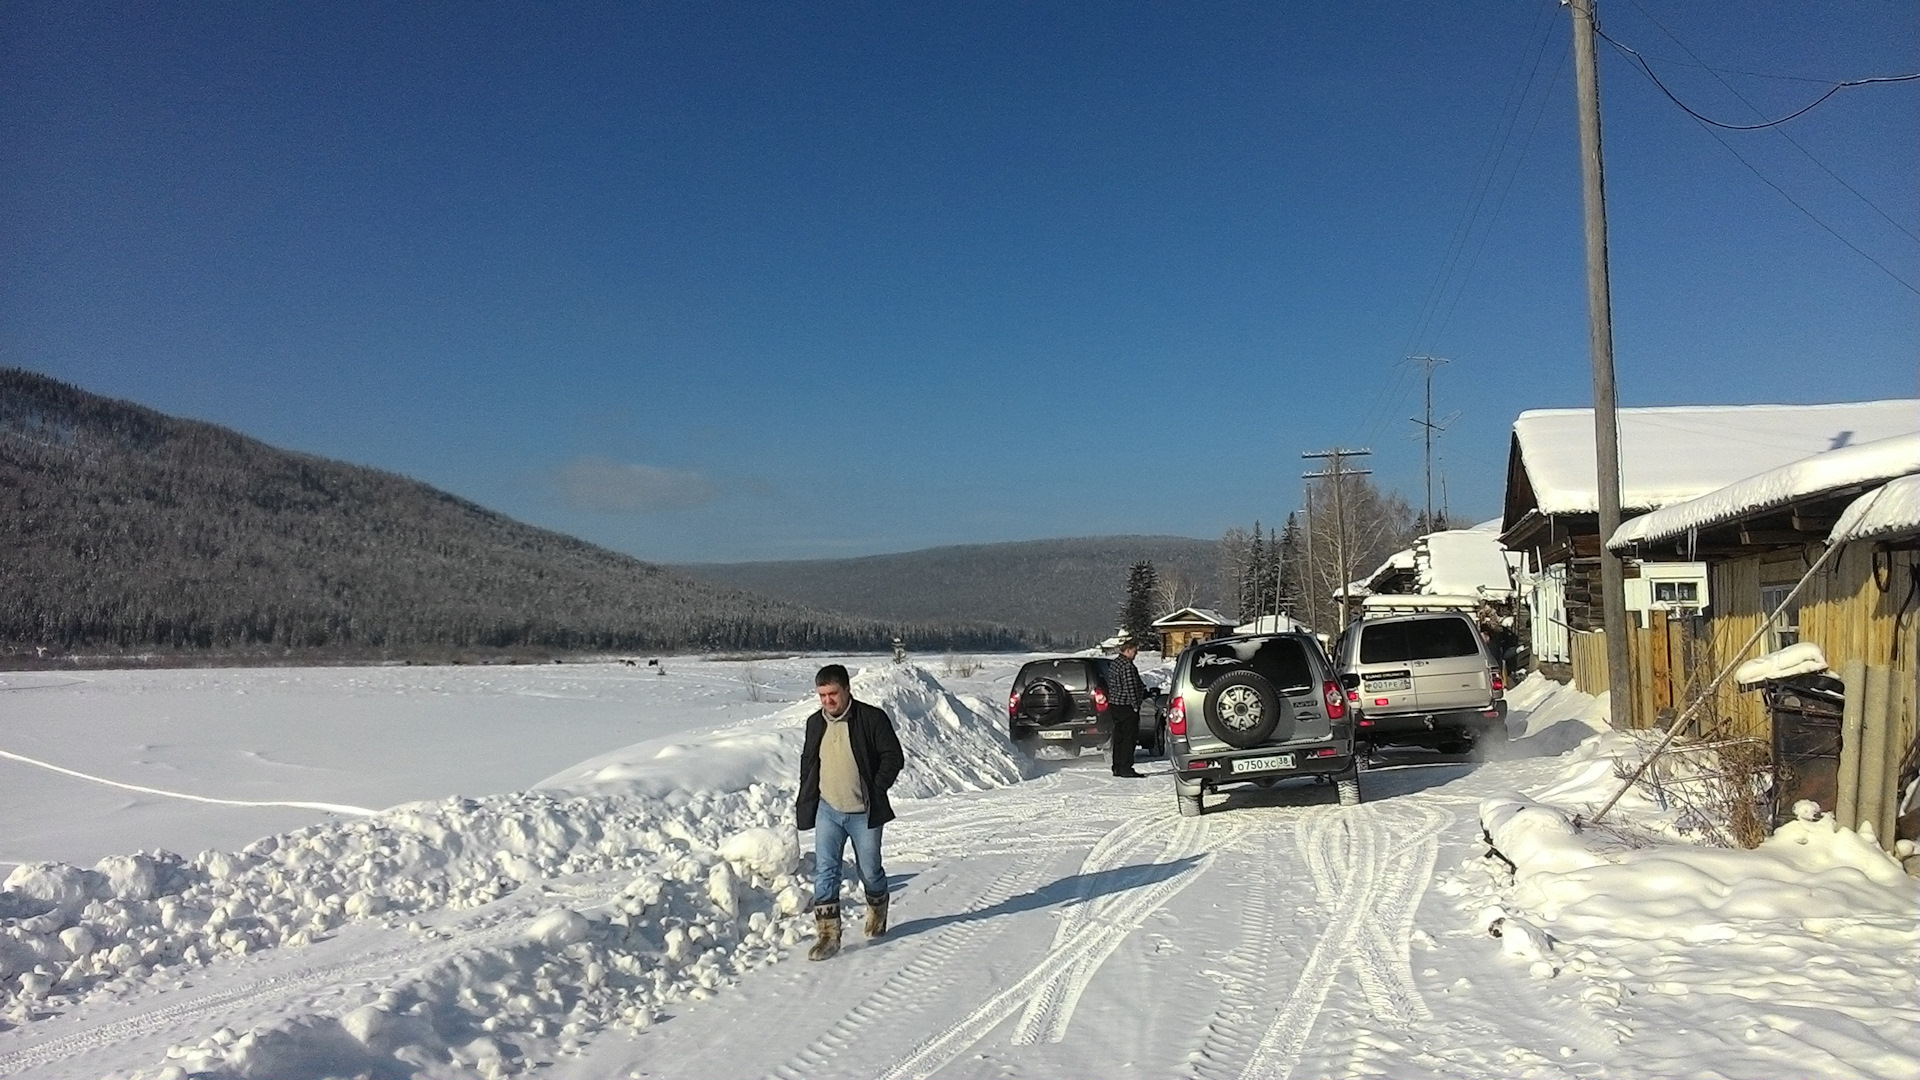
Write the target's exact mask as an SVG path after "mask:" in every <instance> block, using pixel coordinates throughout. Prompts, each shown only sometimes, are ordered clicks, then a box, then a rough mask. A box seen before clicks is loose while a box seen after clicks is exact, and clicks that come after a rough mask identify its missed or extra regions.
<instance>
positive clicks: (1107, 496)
mask: <svg viewBox="0 0 1920 1080" xmlns="http://www.w3.org/2000/svg"><path fill="white" fill-rule="evenodd" d="M1601 19H1602V25H1603V27H1604V28H1605V29H1606V30H1607V31H1608V32H1609V33H1610V34H1611V35H1612V36H1614V37H1615V38H1617V39H1618V40H1620V41H1621V42H1622V43H1623V44H1626V45H1629V46H1631V47H1633V48H1635V49H1638V50H1640V51H1641V52H1642V53H1644V54H1645V55H1646V56H1647V57H1648V58H1649V62H1650V63H1651V64H1652V65H1653V66H1654V69H1655V71H1656V72H1658V73H1659V74H1660V75H1661V76H1662V78H1663V79H1665V80H1666V81H1667V82H1668V84H1669V86H1670V87H1671V88H1672V89H1673V90H1674V92H1675V93H1676V94H1677V95H1679V96H1681V97H1682V98H1683V99H1684V100H1686V101H1687V102H1688V103H1689V104H1690V105H1693V106H1694V107H1695V108H1696V109H1698V110H1700V111H1702V112H1703V113H1706V114H1707V115H1709V116H1712V117H1715V118H1716V119H1721V120H1725V121H1727V122H1730V123H1742V122H1753V121H1754V120H1756V119H1757V118H1758V117H1759V116H1760V115H1761V114H1764V115H1766V116H1769V117H1771V116H1778V115H1782V114H1784V113H1787V112H1790V111H1792V110H1793V109H1796V108H1798V107H1800V106H1801V105H1803V104H1805V103H1806V102H1807V101H1810V100H1812V99H1813V98H1814V97H1815V96H1817V95H1818V94H1819V93H1820V92H1822V90H1823V85H1822V81H1832V80H1840V79H1849V78H1860V77H1865V76H1876V75H1891V74H1900V73H1907V72H1910V71H1912V70H1914V69H1915V68H1916V67H1920V61H1916V57H1920V48H1916V45H1920V8H1916V7H1915V6H1914V5H1912V4H1908V3H1898V2H1892V0H1849V2H1809V3H1805V4H1793V5H1781V4H1777V3H1759V2H1756V3H1746V2H1737V3H1725V4H1713V5H1703V4H1695V3H1683V2H1680V0H1637V2H1636V0H1624V2H1622V0H1603V2H1602V5H1601ZM1568 38H1569V34H1568V29H1567V15H1566V11H1565V9H1563V8H1561V7H1559V6H1558V5H1557V4H1555V3H1553V2H1551V0H1500V2H1465V3H1458V4H1432V3H1425V4H1414V3H1388V4H1375V5H1366V6H1356V5H1350V4H1333V3H1323V4H1307V3H1297V4H1266V5H1254V4H1210V3H1205V4H1168V3H1159V4H1131V3H1115V4H1104V5H1084V4H1073V5H1066V4H1051V3H1034V4H982V3H965V4H916V5H896V4H861V3H845V4H831V5H805V6H801V5H783V4H754V5H737V4H726V3H716V4H707V3H702V4H640V3H614V4H604V5H591V4H581V5H552V6H547V5H531V4H419V5H362V4H352V3H339V4H326V5H306V4H294V3H259V4H238V3H205V4H186V3H163V4H125V5H93V6H79V5H18V4H16V5H7V6H6V7H5V8H4V9H0V71H4V72H5V75H4V78H5V84H6V91H5V93H4V94H0V194H3V195H4V198H0V245H4V248H3V249H4V251H5V252H6V258H5V260H4V266H0V325H4V327H5V330H4V331H3V332H0V364H6V365H10V366H19V367H25V368H29V369H32V370H35V371H40V372H44V373H47V374H49V375H53V376H55V377H58V378H61V379H65V380H68V381H71V382H74V383H77V384H79V385H81V386H83V387H85V388H87V389H90V390H93V391H96V392H100V393H105V394H109V395H112V396H116V397H124V398H129V399H132V400H135V401H138V402H141V403H143V404H146V405H150V406H152V407H154V408H157V409H161V410H163V411H166V412H170V413H175V414H181V415H186V416H191V417H196V418H201V419H205V420H209V421H213V422H216V423H220V424H224V425H228V426H231V427H234V428H237V429H239V430H241V431H243V432H245V433H247V434H250V435H253V436H256V437H258V438H261V439H264V440H266V441H268V442H271V443H275V444H277V445H280V446H285V447H289V448H293V449H298V450H303V451H308V452H312V453H316V454H323V455H326V456H329V457H336V458H341V459H344V460H347V461H351V462H357V463H361V464H367V465H373V466H377V467H380V468H384V469H389V470H392V471H395V472H399V473H404V474H406V475H409V476H413V477H417V478H419V479H421V480H424V481H426V482H428V483H431V484H434V485H436V486H439V487H442V488H445V489H447V490H450V491H453V492H455V493H457V494H460V495H462V496H465V497H468V498H471V499H474V500H476V501H478V502H480V503H482V504H485V505H487V506H490V507H493V508H496V509H498V510H501V511H503V512H506V513H508V514H511V515H513V516H515V517H518V518H521V519H523V520H526V521H530V522H534V523H537V524H541V525H545V526H549V527H552V528H556V529H560V530H563V531H566V532H570V533H574V534H576V535H579V536H582V537H585V538H587V539H590V540H593V541H595V542H598V543H601V544H605V545H607V546H609V547H613V548H616V549H619V550H623V551H628V552H632V553H634V554H636V555H640V556H642V557H644V558H650V559H657V560H662V561H705V560H731V559H758V558H802V557H814V556H838V555H852V554H866V553H872V552H880V551H897V550H906V549H911V548H917V547H925V546H930V545H936V544H946V543H968V542H979V541H994V540H1015V539H1027V538H1035V537H1047V536H1071V535H1096V534H1107V533H1122V532H1139V533H1173V534H1184V535H1190V536H1216V535H1218V534H1219V533H1220V532H1221V530H1222V529H1224V528H1226V527H1227V526H1229V525H1233V524H1245V523H1249V522H1251V521H1252V520H1253V519H1255V518H1256V517H1258V518H1261V519H1263V520H1265V521H1267V522H1269V523H1271V522H1273V521H1275V520H1277V519H1280V518H1283V517H1284V515H1285V514H1286V512H1287V511H1288V510H1289V509H1290V508H1292V507H1294V506H1295V505H1297V504H1298V501H1299V498H1300V489H1301V481H1300V479H1299V474H1300V472H1301V471H1302V470H1303V468H1304V467H1305V466H1306V464H1307V463H1304V462H1302V461H1301V460H1300V457H1299V454H1300V452H1301V451H1303V450H1310V449H1320V448H1323V447H1326V446H1330V445H1334V444H1344V445H1347V446H1362V445H1364V446H1371V447H1372V448H1373V450H1374V451H1375V456H1374V459H1373V465H1374V467H1375V468H1376V470H1377V477H1378V479H1379V480H1381V481H1382V482H1383V483H1384V484H1386V485H1387V486H1391V487H1395V488H1398V489H1400V490H1401V491H1403V492H1404V493H1405V494H1407V495H1408V496H1409V498H1410V499H1411V500H1412V501H1414V502H1415V503H1416V504H1417V503H1418V502H1419V501H1420V499H1421V497H1422V496H1421V487H1422V479H1421V462H1420V451H1419V443H1418V442H1417V441H1416V440H1415V438H1414V435H1415V433H1416V429H1415V427H1414V425H1412V424H1410V423H1409V422H1408V418H1409V417H1411V416H1413V415H1415V414H1416V413H1417V412H1418V411H1419V409H1420V401H1419V397H1418V379H1417V378H1416V377H1415V375H1414V371H1413V368H1412V367H1411V366H1410V365H1408V364H1407V363H1405V362H1404V361H1403V359H1402V358H1403V357H1404V356H1406V355H1407V354H1409V353H1414V352H1420V353H1431V354H1437V355H1441V356H1445V357H1448V358H1449V359H1450V360H1451V361H1452V362H1451V363H1450V364H1449V365H1448V366H1446V367H1444V368H1442V369H1440V373H1439V374H1438V376H1437V377H1436V389H1435V396H1436V413H1437V414H1439V415H1441V416H1445V415H1448V414H1451V413H1454V412H1456V411H1457V412H1458V413H1459V417H1458V419H1457V420H1456V421H1454V424H1453V426H1452V427H1451V429H1450V430H1449V431H1448V432H1447V433H1446V434H1445V435H1444V436H1443V438H1442V439H1441V441H1440V446H1441V452H1440V454H1441V468H1442V470H1443V472H1444V475H1445V477H1446V490H1447V494H1448V496H1449V499H1450V502H1451V505H1452V508H1453V509H1454V511H1455V512H1456V515H1457V516H1491V515H1492V514H1493V513H1495V512H1497V509H1498V505H1499V498H1500V488H1501V484H1502V482H1503V479H1504V476H1503V472H1504V466H1505V456H1506V444H1507V438H1508V431H1509V426H1510V425H1511V423H1512V420H1513V417H1514V415H1515V414H1516V413H1518V412H1519V411H1520V410H1522V409H1526V408H1534V407H1543V406H1568V405H1584V404H1588V403H1589V401H1590V388H1591V383H1590V376H1589V369H1588V353H1587V312H1586V299H1585V292H1584V277H1583V249H1582V247H1581V218H1580V175H1579V166H1578V160H1577V156H1576V151H1577V134H1576V129H1575V120H1574V103H1573V91H1572V67H1571V61H1570V59H1569V45H1568ZM1601 65H1602V93H1603V95H1604V116H1605V130H1606V137H1607V155H1608V157H1607V168H1608V177H1607V178H1608V184H1609V191H1608V196H1609V209H1610V213H1611V218H1612V222H1611V224H1612V256H1613V275H1614V277H1613V281H1614V317H1615V335H1616V348H1617V364H1618V371H1619V383H1620V396H1621V400H1622V402H1623V404H1628V405H1636V404H1675V403H1698V402H1743V401H1762V400H1764V401H1790V402H1791V401H1809V402H1811V401H1834V400H1849V399H1860V398H1872V397H1896V396H1911V395H1913V394H1914V393H1915V392H1916V381H1917V376H1920V296H1917V295H1916V293H1915V292H1914V291H1913V289H1915V288H1920V241H1916V240H1915V239H1914V234H1920V182H1917V178H1920V123H1917V122H1916V121H1917V120H1920V83H1911V82H1909V83H1902V84H1897V85H1885V86H1874V87H1862V88H1856V89H1849V90H1845V91H1842V92H1841V93H1839V94H1837V95H1835V96H1834V97H1833V98H1832V99H1830V100H1829V101H1827V102H1826V103H1825V104H1824V105H1822V106H1821V107H1819V108H1817V109H1815V110H1814V111H1813V112H1811V113H1810V114H1808V115H1807V116H1806V117H1804V118H1802V119H1799V120H1796V121H1794V122H1793V123H1792V124H1789V125H1786V126H1785V127H1783V128H1779V129H1773V130H1769V131H1760V132H1744V133H1742V132H1721V133H1720V135H1721V138H1722V139H1724V140H1725V141H1726V144H1727V145H1726V146H1723V145H1722V143H1721V142H1720V141H1717V140H1715V139H1714V138H1713V137H1711V136H1709V135H1708V134H1707V133H1706V132H1705V131H1704V130H1703V129H1702V127H1701V126H1700V125H1699V124H1697V123H1696V122H1695V121H1694V120H1692V119H1690V118H1689V117H1688V116H1687V115H1686V114H1685V113H1683V112H1681V111H1680V109H1678V108H1677V107H1675V106H1674V105H1673V104H1672V103H1671V102H1669V101H1668V100H1667V99H1666V98H1665V97H1664V96H1662V95H1661V93H1660V91H1659V90H1658V89H1656V88H1655V87H1654V86H1653V85H1652V84H1651V83H1650V82H1649V81H1648V80H1647V79H1646V78H1645V77H1644V76H1642V75H1641V74H1639V73H1638V72H1637V71H1636V70H1634V69H1632V68H1630V67H1629V66H1628V64H1627V62H1626V60H1625V58H1624V57H1623V56H1621V55H1620V54H1619V53H1617V52H1614V51H1613V50H1612V49H1610V48H1608V47H1607V46H1605V45H1603V46H1602V57H1601ZM1701 65H1705V66H1704V67H1702V66H1701ZM1709 69H1711V70H1709ZM1736 95H1738V96H1736ZM1783 132H1784V136H1783V134H1782V133H1783ZM1788 137H1790V138H1791V140H1792V141H1791V142H1789V141H1788ZM1796 144H1797V145H1796ZM1727 146H1731V147H1732V151H1730V150H1729V149H1728V148H1727ZM1733 151H1737V152H1738V154H1739V157H1736V156H1735V154H1734V152H1733ZM1743 158H1744V163H1743V161H1742V159H1743ZM1770 184H1771V185H1776V186H1777V187H1778V188H1779V189H1780V190H1778V191H1777V190H1775V187H1774V186H1770ZM1849 187H1851V189H1852V190H1851V191H1850V190H1849ZM1782 192H1784V193H1785V194H1784V195H1783V194H1782ZM1789 197H1791V199H1792V200H1793V202H1790V201H1789ZM1794 202H1797V203H1798V204H1800V207H1803V208H1804V210H1803V209H1800V208H1796V206H1795V205H1794ZM1470 210H1473V211H1475V212H1474V213H1471V214H1470V213H1469V211H1470ZM1829 230H1831V231H1829ZM1834 233H1838V234H1839V236H1840V237H1842V238H1844V242H1843V240H1842V239H1838V238H1836V236H1835V235H1834ZM1847 244H1852V245H1853V246H1854V247H1857V248H1859V249H1860V251H1859V252H1856V251H1854V250H1851V249H1850V248H1849V247H1848V246H1846V245H1847ZM1863 253H1864V254H1863ZM1876 261H1877V263H1878V264H1879V265H1876ZM1896 279H1899V280H1896ZM1902 281H1904V284H1902V283H1901V282H1902Z"/></svg>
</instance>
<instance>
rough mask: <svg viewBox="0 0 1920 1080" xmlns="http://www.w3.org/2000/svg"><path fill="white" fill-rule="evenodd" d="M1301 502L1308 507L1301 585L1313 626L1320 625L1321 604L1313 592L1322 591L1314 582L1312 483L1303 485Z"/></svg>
mask: <svg viewBox="0 0 1920 1080" xmlns="http://www.w3.org/2000/svg"><path fill="white" fill-rule="evenodd" d="M1300 504H1301V505H1302V506H1305V507H1306V508H1307V574H1306V581H1305V582H1304V583H1303V584H1302V586H1301V587H1302V588H1304V589H1306V590H1307V626H1308V627H1310V628H1311V627H1317V626H1319V625H1320V605H1319V604H1317V603H1315V602H1314V599H1313V594H1314V593H1317V592H1319V591H1320V586H1318V585H1316V584H1315V583H1314V574H1315V572H1316V571H1317V570H1318V566H1317V565H1316V564H1315V563H1314V561H1313V485H1312V484H1302V485H1301V492H1300Z"/></svg>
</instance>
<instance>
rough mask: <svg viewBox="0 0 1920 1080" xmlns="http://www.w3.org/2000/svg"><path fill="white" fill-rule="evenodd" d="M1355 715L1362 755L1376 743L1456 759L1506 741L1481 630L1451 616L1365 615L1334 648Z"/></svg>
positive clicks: (1493, 666) (1502, 705) (1500, 699)
mask: <svg viewBox="0 0 1920 1080" xmlns="http://www.w3.org/2000/svg"><path fill="white" fill-rule="evenodd" d="M1334 655H1335V662H1336V663H1337V664H1338V665H1339V668H1340V683H1341V686H1342V687H1343V688H1344V689H1345V690H1346V695H1347V701H1348V703H1349V704H1351V705H1352V706H1353V708H1354V710H1355V711H1356V712H1358V713H1359V723H1358V729H1359V739H1360V743H1361V749H1362V756H1363V757H1364V756H1366V755H1367V754H1370V753H1371V752H1372V748H1373V746H1374V745H1375V744H1378V743H1409V744H1413V745H1418V746H1431V747H1436V748H1437V749H1439V750H1441V751H1442V752H1444V753H1450V754H1463V753H1466V752H1468V751H1469V750H1472V749H1473V746H1474V744H1475V742H1477V741H1479V740H1481V739H1484V738H1489V737H1491V738H1494V739H1499V740H1504V739H1505V738H1506V736H1507V702H1506V688H1505V687H1504V686H1503V685H1502V684H1501V681H1500V675H1499V670H1498V668H1499V665H1498V662H1497V661H1496V660H1495V659H1494V657H1493V654H1492V652H1491V650H1489V649H1488V647H1487V643H1486V641H1485V640H1484V639H1483V638H1482V637H1481V636H1480V629H1479V627H1478V626H1476V625H1474V622H1473V620H1472V619H1470V618H1468V617H1467V616H1465V615H1462V614H1459V613H1457V612H1445V611H1435V612H1420V613H1413V614H1406V615H1378V616H1368V617H1366V618H1363V619H1361V620H1360V621H1359V622H1356V623H1354V624H1353V625H1352V626H1349V627H1348V628H1347V632H1346V633H1345V634H1344V635H1343V636H1342V637H1341V638H1340V641H1339V643H1338V644H1337V645H1336V646H1335V650H1334Z"/></svg>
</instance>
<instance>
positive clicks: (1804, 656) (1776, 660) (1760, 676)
mask: <svg viewBox="0 0 1920 1080" xmlns="http://www.w3.org/2000/svg"><path fill="white" fill-rule="evenodd" d="M1827 670H1829V669H1828V667H1827V654H1826V653H1823V652H1821V651H1820V646H1818V645H1816V644H1814V643H1813V642H1811V641H1799V642H1795V643H1794V644H1792V645H1789V646H1787V647H1786V648H1784V649H1778V650H1775V651H1773V652H1770V653H1768V654H1766V655H1765V656H1756V657H1754V658H1753V659H1751V660H1748V661H1747V662H1746V663H1744V664H1741V665H1740V666H1739V667H1737V668H1734V669H1733V678H1734V681H1735V682H1737V683H1739V684H1740V685H1742V686H1752V685H1754V684H1755V683H1763V682H1767V681H1768V680H1770V679H1790V678H1792V677H1793V676H1795V675H1812V674H1815V673H1818V672H1822V671H1827Z"/></svg>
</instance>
